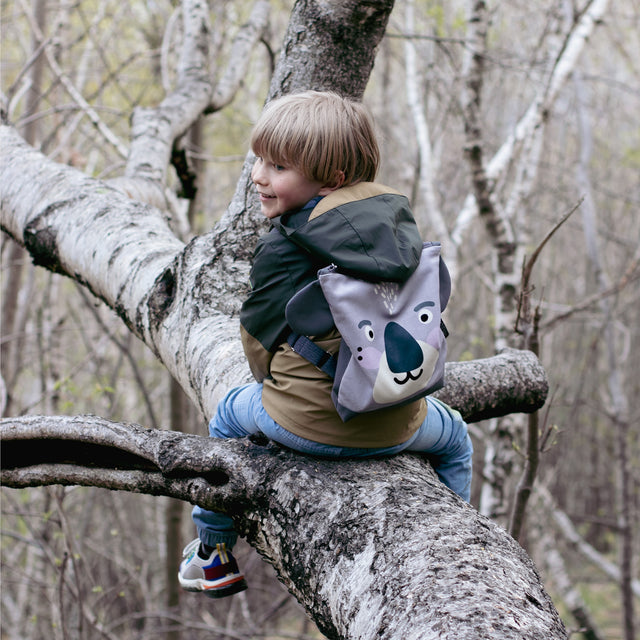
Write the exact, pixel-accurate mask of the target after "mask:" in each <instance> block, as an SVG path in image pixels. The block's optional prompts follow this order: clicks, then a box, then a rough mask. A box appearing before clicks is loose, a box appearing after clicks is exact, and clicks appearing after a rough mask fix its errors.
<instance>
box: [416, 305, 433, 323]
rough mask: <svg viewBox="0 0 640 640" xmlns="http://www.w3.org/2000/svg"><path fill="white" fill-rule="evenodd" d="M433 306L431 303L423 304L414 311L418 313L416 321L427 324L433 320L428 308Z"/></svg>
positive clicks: (431, 312)
mask: <svg viewBox="0 0 640 640" xmlns="http://www.w3.org/2000/svg"><path fill="white" fill-rule="evenodd" d="M433 306H435V305H434V303H433V302H423V303H422V304H419V305H418V306H417V307H416V308H415V309H414V311H416V312H417V313H418V320H420V322H421V323H422V324H429V323H430V322H431V321H432V320H433V311H431V309H430V308H429V307H433Z"/></svg>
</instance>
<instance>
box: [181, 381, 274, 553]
mask: <svg viewBox="0 0 640 640" xmlns="http://www.w3.org/2000/svg"><path fill="white" fill-rule="evenodd" d="M256 403H257V404H258V405H259V407H260V409H261V408H262V385H261V384H258V383H253V384H247V385H244V386H241V387H237V388H235V389H232V390H231V391H229V393H227V395H226V396H225V397H224V398H223V399H222V400H221V401H220V402H219V403H218V407H217V409H216V414H215V415H214V416H213V418H212V419H211V422H209V435H210V436H211V437H212V438H243V437H245V436H248V435H251V434H253V433H257V432H258V431H260V429H259V427H258V425H257V424H256V419H255V416H256V414H257V413H259V409H258V407H257V406H256ZM191 517H192V519H193V522H194V523H195V525H196V528H197V529H198V537H199V538H200V540H201V541H202V542H203V543H204V544H206V545H207V546H209V547H215V546H216V544H219V543H221V542H224V543H225V544H226V546H227V548H228V549H232V548H233V545H235V543H236V541H237V539H238V536H237V534H236V532H235V530H234V528H233V521H232V520H231V518H230V517H229V516H227V515H225V514H223V513H216V512H214V511H207V510H206V509H203V508H202V507H198V506H196V507H194V508H193V510H192V512H191Z"/></svg>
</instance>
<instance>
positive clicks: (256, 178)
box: [251, 161, 265, 184]
mask: <svg viewBox="0 0 640 640" xmlns="http://www.w3.org/2000/svg"><path fill="white" fill-rule="evenodd" d="M251 180H252V181H253V182H254V183H256V184H264V182H265V174H264V171H263V168H262V163H261V162H260V161H256V163H255V164H254V165H253V169H251Z"/></svg>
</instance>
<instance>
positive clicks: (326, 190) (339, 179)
mask: <svg viewBox="0 0 640 640" xmlns="http://www.w3.org/2000/svg"><path fill="white" fill-rule="evenodd" d="M344 179H345V178H344V171H342V169H340V171H336V175H335V179H334V180H333V181H332V182H327V184H325V185H324V187H322V188H321V189H320V191H319V192H318V195H319V196H326V195H329V194H330V193H331V192H332V191H335V190H336V189H339V188H340V187H341V186H342V185H343V184H344Z"/></svg>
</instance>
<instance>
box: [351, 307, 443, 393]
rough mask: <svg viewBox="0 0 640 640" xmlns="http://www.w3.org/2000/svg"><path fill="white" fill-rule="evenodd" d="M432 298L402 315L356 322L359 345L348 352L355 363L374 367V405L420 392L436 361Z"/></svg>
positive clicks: (438, 335)
mask: <svg viewBox="0 0 640 640" xmlns="http://www.w3.org/2000/svg"><path fill="white" fill-rule="evenodd" d="M434 309H435V304H434V303H433V302H432V301H429V300H426V301H420V302H418V304H416V305H415V306H414V307H413V309H410V310H409V311H408V312H407V313H406V314H405V315H404V317H402V318H395V319H394V320H390V321H386V320H385V321H383V322H380V318H378V326H377V327H375V326H374V321H372V320H369V319H366V318H365V319H362V320H360V322H359V323H358V329H359V332H358V333H357V335H359V338H360V339H359V346H357V347H356V348H355V350H354V351H352V355H353V359H354V361H355V363H357V364H358V365H359V366H361V367H363V368H364V369H371V370H377V373H376V374H375V383H374V386H373V399H374V401H375V402H377V403H378V404H387V403H391V402H398V401H401V400H403V399H405V398H410V397H411V396H412V395H414V394H415V393H417V392H418V391H420V389H421V388H423V387H424V385H425V383H426V382H427V381H428V380H429V379H430V378H431V376H432V374H433V372H434V369H435V367H436V364H437V362H438V356H439V348H440V341H441V339H442V336H441V333H440V331H439V330H436V331H434V325H435V329H438V328H439V320H440V319H439V317H437V322H434V321H435V320H436V316H435V315H434Z"/></svg>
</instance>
